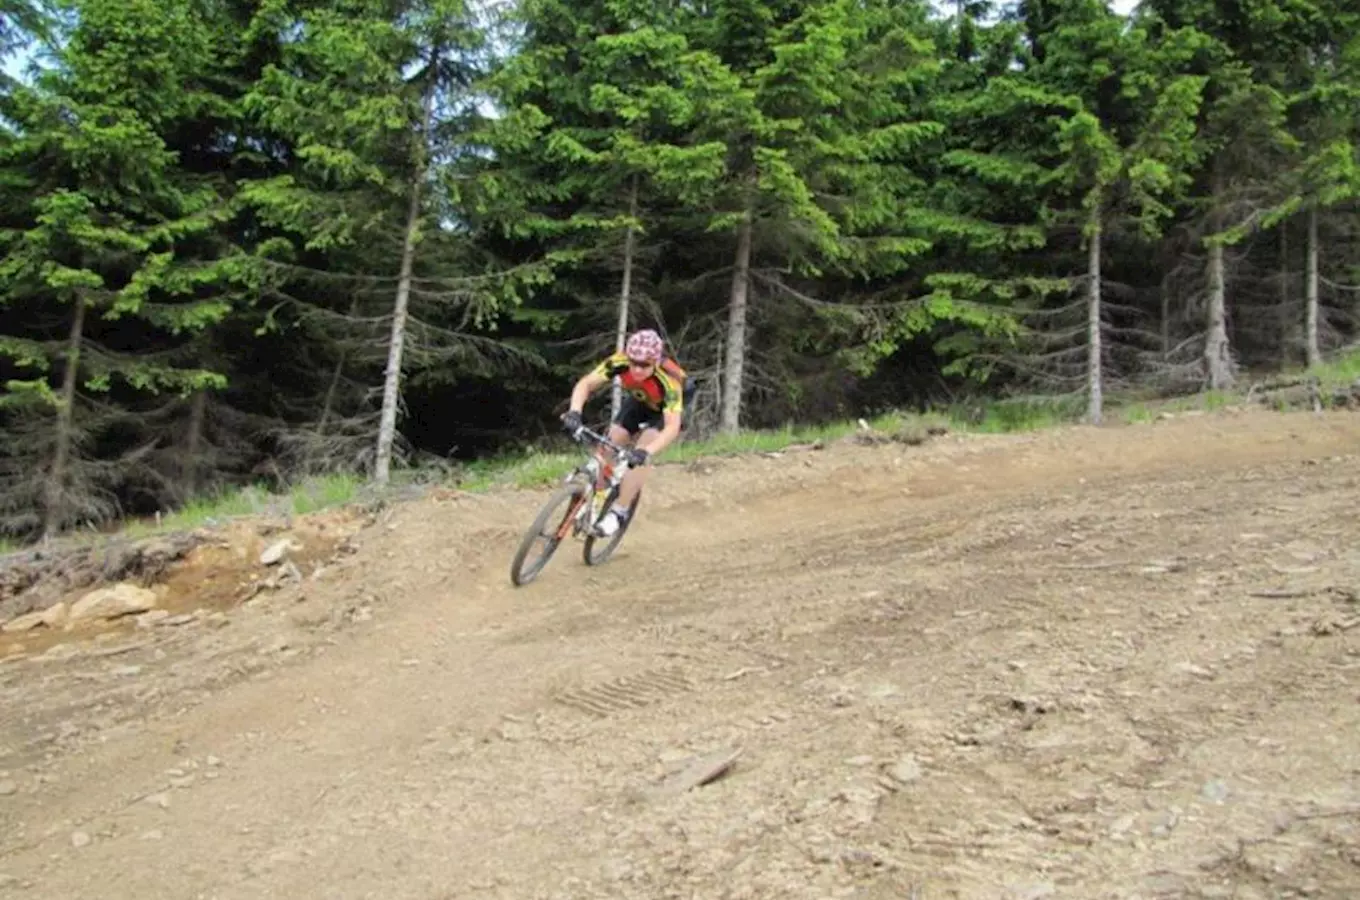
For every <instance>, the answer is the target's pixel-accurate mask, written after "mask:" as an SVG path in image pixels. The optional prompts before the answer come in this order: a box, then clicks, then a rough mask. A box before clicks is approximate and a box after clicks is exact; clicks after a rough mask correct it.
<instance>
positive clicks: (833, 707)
mask: <svg viewBox="0 0 1360 900" xmlns="http://www.w3.org/2000/svg"><path fill="white" fill-rule="evenodd" d="M545 496H546V493H545V492H528V493H511V494H503V495H493V496H478V497H471V496H458V497H454V498H451V499H450V498H444V499H431V500H424V501H419V502H412V503H408V504H404V505H402V506H399V507H396V508H395V509H393V510H392V511H390V512H389V513H387V514H384V515H383V516H379V517H378V518H377V519H376V521H373V522H371V523H369V524H368V525H366V527H363V528H362V530H359V531H358V532H357V533H356V534H355V535H354V537H353V538H352V539H351V541H352V544H353V546H354V548H355V549H354V552H353V553H351V554H348V555H344V556H343V557H342V558H341V559H340V560H339V561H337V562H336V563H334V564H331V565H329V566H327V567H326V568H325V569H324V570H323V571H322V572H321V573H320V575H319V576H317V577H316V578H312V577H310V575H309V577H306V578H304V580H303V581H302V582H301V583H297V584H291V585H288V586H285V587H284V588H282V589H280V590H277V591H264V592H262V593H260V594H259V595H258V596H257V597H256V598H255V599H254V600H252V601H251V602H250V603H249V604H246V605H244V606H236V607H234V608H230V609H229V610H228V611H227V613H226V614H225V615H219V616H216V617H204V618H201V619H195V620H193V621H191V622H186V623H185V624H183V625H182V626H179V627H155V628H146V629H142V628H135V627H124V628H121V629H119V630H117V631H115V632H111V633H110V634H111V636H109V637H107V638H104V639H101V640H98V641H84V642H79V643H71V642H66V643H57V644H55V645H54V649H48V647H47V645H43V646H39V645H38V644H37V643H33V644H32V646H31V647H29V648H28V649H25V650H23V651H22V652H21V653H15V652H13V651H12V649H11V653H10V655H9V656H8V657H5V656H0V704H3V709H4V710H5V713H4V720H3V723H0V897H8V896H15V897H24V898H27V897H43V898H52V900H56V898H76V897H81V898H88V897H109V898H113V897H129V898H131V897H137V898H152V897H166V898H172V897H173V898H185V897H204V898H207V897H214V898H221V900H227V898H233V900H234V898H263V897H286V898H301V897H325V898H361V897H372V898H383V900H397V898H420V900H436V898H453V897H460V898H461V897H487V898H493V897H495V898H585V897H627V898H643V897H645V898H670V897H675V898H682V897H683V898H691V897H702V898H732V900H736V898H757V897H759V898H766V897H769V898H819V900H820V898H829V897H857V898H889V897H893V898H900V897H922V898H936V897H961V898H1030V900H1037V898H1043V897H1073V898H1104V897H1110V898H1116V897H1117V898H1135V897H1139V898H1152V897H1168V898H1169V897H1234V898H1257V897H1260V898H1265V897H1284V896H1309V897H1338V898H1340V897H1355V896H1360V787H1358V786H1357V780H1356V776H1357V774H1360V705H1357V700H1358V699H1360V694H1358V693H1357V687H1356V683H1357V675H1360V515H1357V514H1356V509H1357V501H1360V418H1357V417H1356V416H1355V415H1354V414H1353V413H1352V414H1345V413H1338V414H1328V415H1322V416H1314V415H1311V414H1288V415H1280V414H1271V413H1244V414H1239V415H1227V414H1225V415H1218V416H1204V417H1184V418H1177V419H1174V420H1171V421H1164V422H1157V423H1155V424H1149V425H1143V426H1134V427H1127V428H1109V429H1090V428H1071V429H1063V430H1060V431H1053V432H1045V433H1042V434H1034V435H1024V436H1006V437H991V438H981V437H968V438H955V437H952V436H951V437H944V438H940V439H937V440H935V441H933V442H931V443H929V444H927V445H926V446H923V447H912V448H909V447H904V446H901V445H896V444H890V445H884V446H868V447H866V446H854V445H839V446H835V447H831V448H828V449H825V450H820V451H808V452H803V453H790V454H785V455H782V456H779V457H777V458H769V457H759V456H757V457H751V458H746V459H739V460H722V461H717V462H714V463H705V464H701V465H694V466H688V467H680V466H676V467H668V468H666V469H664V470H663V471H661V472H660V473H659V474H658V478H657V479H656V481H655V485H654V489H651V490H649V493H648V496H647V499H646V500H645V501H644V506H643V507H642V513H641V518H640V519H639V521H638V522H637V523H636V525H635V527H634V529H633V531H632V532H631V533H630V534H629V536H628V538H627V539H626V540H625V541H624V543H623V545H622V546H621V548H620V550H619V553H618V555H617V556H616V557H615V559H614V560H612V561H611V562H610V563H609V564H608V565H606V566H604V567H602V568H599V569H587V568H585V567H583V566H582V565H581V563H580V560H579V547H578V545H571V546H567V547H564V548H563V550H562V551H561V552H560V553H559V556H558V557H557V558H556V559H554V560H553V561H552V563H551V564H550V566H549V567H548V569H547V570H546V571H545V573H544V574H543V575H542V576H541V578H540V579H539V581H537V582H535V583H534V584H533V585H531V586H529V587H527V588H521V589H514V588H512V587H510V585H509V581H508V577H507V566H508V562H509V559H510V555H511V554H512V552H513V550H514V546H515V543H516V541H517V540H518V537H519V535H520V532H521V531H522V529H523V528H524V527H525V526H526V525H527V523H528V522H529V520H530V519H531V517H532V515H533V512H534V511H535V509H536V508H537V506H538V504H539V503H540V502H541V501H542V499H543V498H544V497H545ZM252 552H255V551H254V548H253V547H252ZM184 582H185V579H184V578H183V577H182V576H181V578H180V580H179V581H178V582H176V584H177V585H178V586H179V587H180V588H181V589H182V588H183V586H184ZM214 590H220V587H215V588H214ZM31 643H32V642H31ZM48 643H49V644H50V643H51V641H49V642H48ZM15 646H17V644H15ZM39 651H41V652H39ZM0 652H3V650H0ZM729 750H739V751H740V753H741V755H740V757H739V758H738V759H737V761H736V763H735V765H734V766H733V768H732V769H731V771H730V772H728V773H727V774H726V776H725V777H722V778H720V779H718V780H716V781H713V782H712V783H710V784H707V785H704V786H700V787H695V788H693V789H692V790H680V789H679V788H683V787H685V785H686V783H685V782H683V781H677V779H678V778H680V776H681V774H682V773H683V772H684V770H685V768H686V766H687V765H689V764H690V763H691V762H692V761H693V760H694V759H695V758H696V757H701V756H703V755H705V754H713V753H723V752H726V751H729Z"/></svg>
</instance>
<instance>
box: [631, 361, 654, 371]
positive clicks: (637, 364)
mask: <svg viewBox="0 0 1360 900" xmlns="http://www.w3.org/2000/svg"><path fill="white" fill-rule="evenodd" d="M628 365H629V366H630V367H631V368H634V369H650V368H651V367H652V364H651V363H649V362H644V361H643V360H640V359H630V360H628Z"/></svg>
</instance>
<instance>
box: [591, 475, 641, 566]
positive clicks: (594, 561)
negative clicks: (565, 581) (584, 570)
mask: <svg viewBox="0 0 1360 900" xmlns="http://www.w3.org/2000/svg"><path fill="white" fill-rule="evenodd" d="M618 495H619V489H618V488H617V487H614V488H610V490H609V493H608V494H607V495H606V496H605V498H604V503H603V504H601V507H600V508H601V509H609V507H611V506H613V505H614V498H615V497H617V496H618ZM641 502H642V491H638V492H637V496H635V497H633V502H632V503H630V504H629V505H628V521H627V522H625V523H624V525H623V527H622V528H620V529H619V530H618V531H616V532H614V533H613V534H611V535H610V536H609V538H608V543H606V544H605V545H604V549H603V550H601V551H600V552H599V553H598V554H596V553H594V552H593V551H594V550H595V542H596V541H603V540H605V538H597V537H596V536H595V535H593V534H587V535H586V541H585V547H584V548H582V550H581V558H582V559H584V560H585V562H586V565H588V566H601V565H604V564H605V563H606V562H607V561H608V560H609V557H611V556H613V555H614V551H615V550H616V549H618V546H619V541H621V540H623V536H624V535H625V534H627V533H628V528H629V527H630V526H631V525H632V524H633V516H634V515H636V514H637V508H638V504H639V503H641ZM594 524H595V523H594V522H592V523H591V525H592V526H593V525H594Z"/></svg>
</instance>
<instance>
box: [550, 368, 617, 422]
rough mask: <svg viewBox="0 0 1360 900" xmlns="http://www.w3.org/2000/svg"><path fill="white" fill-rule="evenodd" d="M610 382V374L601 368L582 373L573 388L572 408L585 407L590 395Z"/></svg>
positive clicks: (581, 408) (578, 409) (577, 410)
mask: <svg viewBox="0 0 1360 900" xmlns="http://www.w3.org/2000/svg"><path fill="white" fill-rule="evenodd" d="M608 383H609V376H608V375H605V374H604V373H603V372H601V371H600V370H599V369H591V370H590V371H589V372H587V373H586V374H584V375H582V376H581V377H580V378H578V379H577V380H576V386H575V387H573V388H572V389H571V409H573V410H575V411H576V412H580V411H581V410H583V409H585V406H586V401H587V400H589V399H590V395H591V394H593V393H595V392H596V391H598V390H599V389H600V388H602V387H604V385H606V384H608ZM559 396H560V395H559Z"/></svg>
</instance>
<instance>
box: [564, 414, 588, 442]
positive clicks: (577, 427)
mask: <svg viewBox="0 0 1360 900" xmlns="http://www.w3.org/2000/svg"><path fill="white" fill-rule="evenodd" d="M583 424H584V423H583V422H582V421H581V414H580V413H579V412H577V411H576V410H574V409H569V410H567V411H566V412H565V413H563V414H562V430H564V431H565V432H566V433H567V434H569V435H571V436H572V437H574V438H575V437H580V436H581V428H582V427H583Z"/></svg>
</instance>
